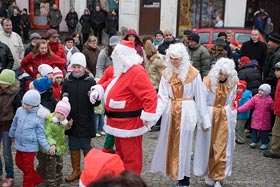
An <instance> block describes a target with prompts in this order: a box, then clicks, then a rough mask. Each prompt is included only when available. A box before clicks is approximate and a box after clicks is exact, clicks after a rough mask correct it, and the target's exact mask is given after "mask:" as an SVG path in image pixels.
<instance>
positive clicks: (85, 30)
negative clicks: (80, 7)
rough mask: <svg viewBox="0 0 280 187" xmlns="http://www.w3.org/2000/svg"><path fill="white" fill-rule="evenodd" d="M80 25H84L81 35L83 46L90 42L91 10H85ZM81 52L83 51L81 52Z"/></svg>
mask: <svg viewBox="0 0 280 187" xmlns="http://www.w3.org/2000/svg"><path fill="white" fill-rule="evenodd" d="M80 24H81V25H82V30H81V33H82V34H83V44H84V43H85V42H86V41H87V40H88V37H89V34H90V27H91V17H90V11H89V9H87V8H86V9H85V10H84V14H83V15H82V16H81V18H80ZM80 51H81V50H80Z"/></svg>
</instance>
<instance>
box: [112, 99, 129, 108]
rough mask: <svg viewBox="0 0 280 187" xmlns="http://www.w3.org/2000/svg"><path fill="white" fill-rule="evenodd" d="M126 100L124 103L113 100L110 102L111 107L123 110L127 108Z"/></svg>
mask: <svg viewBox="0 0 280 187" xmlns="http://www.w3.org/2000/svg"><path fill="white" fill-rule="evenodd" d="M125 104H126V100H124V101H114V100H113V99H110V101H109V107H110V108H115V109H123V108H124V107H125Z"/></svg>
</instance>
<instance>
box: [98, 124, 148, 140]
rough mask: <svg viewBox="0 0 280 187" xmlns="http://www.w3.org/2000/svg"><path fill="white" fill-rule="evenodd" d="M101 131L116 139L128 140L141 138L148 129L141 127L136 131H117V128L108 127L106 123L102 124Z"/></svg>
mask: <svg viewBox="0 0 280 187" xmlns="http://www.w3.org/2000/svg"><path fill="white" fill-rule="evenodd" d="M103 129H104V131H105V132H106V133H108V134H111V135H113V136H116V137H121V138H130V137H136V136H141V135H143V134H144V133H146V132H148V130H149V128H147V127H146V126H143V127H141V128H138V129H133V130H124V129H117V128H113V127H110V126H109V125H107V124H106V123H105V124H104V127H103Z"/></svg>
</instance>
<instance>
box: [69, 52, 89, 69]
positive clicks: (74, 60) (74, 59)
mask: <svg viewBox="0 0 280 187" xmlns="http://www.w3.org/2000/svg"><path fill="white" fill-rule="evenodd" d="M70 62H71V66H73V65H74V64H77V65H80V66H82V67H84V68H86V67H87V62H86V57H85V55H84V54H83V53H80V52H76V53H74V54H73V55H72V56H71V60H70Z"/></svg>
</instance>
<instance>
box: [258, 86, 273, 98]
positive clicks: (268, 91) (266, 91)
mask: <svg viewBox="0 0 280 187" xmlns="http://www.w3.org/2000/svg"><path fill="white" fill-rule="evenodd" d="M259 90H263V91H264V95H265V96H267V95H269V94H270V93H271V87H270V85H269V84H262V85H260V87H259Z"/></svg>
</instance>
